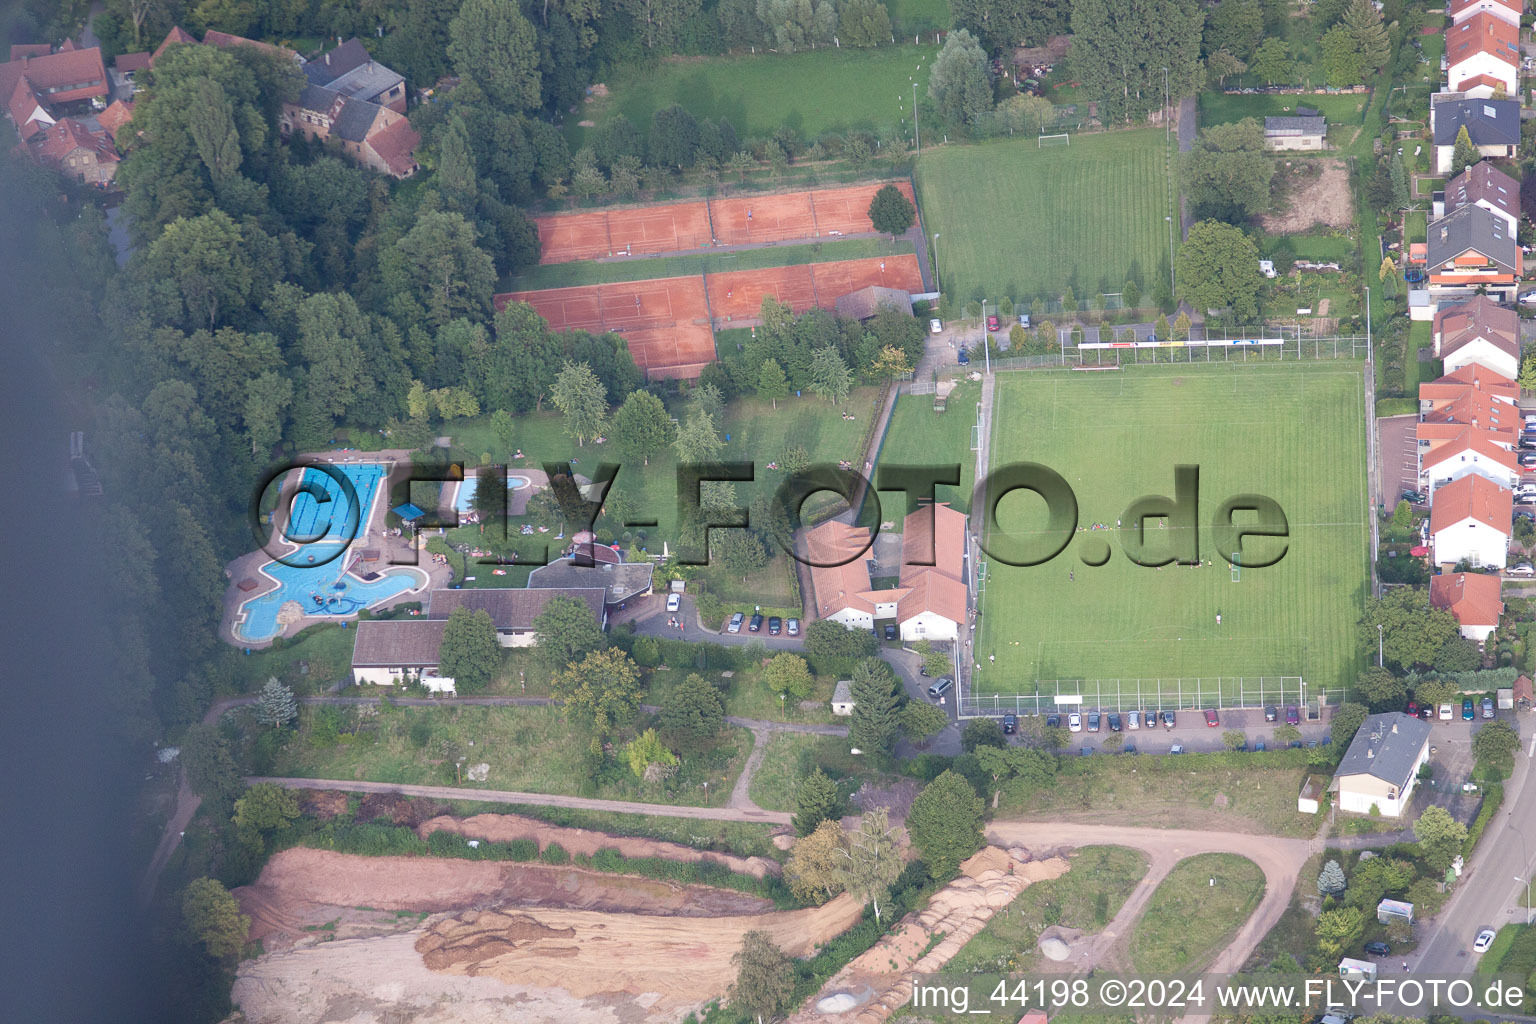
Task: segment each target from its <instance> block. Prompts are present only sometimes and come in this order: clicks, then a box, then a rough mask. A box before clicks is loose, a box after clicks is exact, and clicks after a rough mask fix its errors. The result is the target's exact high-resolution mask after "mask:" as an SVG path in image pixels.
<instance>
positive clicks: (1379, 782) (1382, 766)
mask: <svg viewBox="0 0 1536 1024" xmlns="http://www.w3.org/2000/svg"><path fill="white" fill-rule="evenodd" d="M1428 760H1429V723H1428V722H1423V721H1420V720H1419V719H1418V718H1417V717H1416V716H1414V715H1405V714H1403V713H1402V712H1400V711H1391V712H1387V713H1386V714H1380V715H1368V716H1366V719H1365V722H1364V723H1363V724H1362V725H1361V726H1360V730H1359V731H1358V732H1356V733H1355V738H1354V739H1353V740H1351V741H1350V744H1349V749H1348V750H1347V751H1345V753H1344V759H1343V760H1342V761H1340V762H1339V767H1338V769H1337V770H1336V771H1335V772H1334V773H1333V787H1332V788H1333V789H1336V790H1337V791H1338V794H1339V800H1338V806H1339V809H1340V810H1344V811H1352V812H1354V813H1355V814H1369V813H1371V809H1372V808H1373V807H1374V808H1375V809H1376V811H1377V813H1379V814H1381V815H1382V816H1384V817H1388V818H1396V817H1399V816H1400V815H1401V814H1402V813H1403V811H1405V810H1407V808H1408V806H1409V803H1410V801H1411V800H1412V799H1413V788H1414V785H1415V784H1416V783H1417V782H1418V775H1419V766H1420V765H1422V764H1424V762H1426V761H1428Z"/></svg>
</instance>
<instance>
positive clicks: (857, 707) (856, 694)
mask: <svg viewBox="0 0 1536 1024" xmlns="http://www.w3.org/2000/svg"><path fill="white" fill-rule="evenodd" d="M834 625H837V624H836V623H834ZM838 628H839V629H841V628H842V627H841V626H840V625H838ZM852 675H853V678H852V684H853V685H852V687H851V690H852V697H853V716H852V721H851V722H850V723H849V726H848V742H849V744H850V745H851V746H852V747H854V748H856V749H858V750H861V751H863V752H864V753H865V754H866V755H867V756H869V757H870V758H871V759H872V760H875V761H882V760H884V759H885V758H886V757H888V756H889V755H890V752H891V747H892V746H893V745H894V744H895V742H896V733H897V731H898V730H899V729H900V728H901V722H900V719H899V717H898V713H899V709H900V705H901V698H900V697H899V696H898V695H897V693H896V677H895V676H893V675H892V674H891V670H890V667H889V666H887V665H886V664H885V662H883V661H881V660H880V659H879V658H865V659H864V660H863V661H861V662H859V663H858V665H856V666H854V669H853V674H852Z"/></svg>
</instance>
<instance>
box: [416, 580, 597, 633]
mask: <svg viewBox="0 0 1536 1024" xmlns="http://www.w3.org/2000/svg"><path fill="white" fill-rule="evenodd" d="M603 594H604V592H603V590H602V589H601V588H598V587H585V588H580V589H569V590H566V589H561V588H557V587H550V588H542V587H535V588H534V589H531V590H527V589H524V588H522V587H496V588H489V587H488V588H485V589H482V590H434V591H432V592H431V594H430V595H428V603H427V617H428V618H430V619H446V618H447V617H448V616H449V615H450V614H451V613H452V612H453V610H454V609H455V608H468V609H470V610H471V611H485V612H487V613H488V614H489V615H490V616H491V622H492V623H493V624H494V625H495V626H496V628H497V629H499V630H529V629H532V628H533V620H534V619H536V618H538V617H539V614H540V613H541V612H543V611H544V606H545V605H547V604H549V602H551V601H553V600H554V599H555V598H557V597H570V598H575V599H576V600H578V601H581V602H583V603H584V604H586V606H587V609H588V610H589V611H590V612H591V613H592V618H593V619H595V620H596V621H598V622H602V621H603Z"/></svg>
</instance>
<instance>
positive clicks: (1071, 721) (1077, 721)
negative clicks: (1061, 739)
mask: <svg viewBox="0 0 1536 1024" xmlns="http://www.w3.org/2000/svg"><path fill="white" fill-rule="evenodd" d="M1067 731H1068V732H1082V731H1083V716H1082V715H1080V714H1078V713H1077V712H1076V711H1074V712H1072V713H1071V714H1070V715H1068V716H1067Z"/></svg>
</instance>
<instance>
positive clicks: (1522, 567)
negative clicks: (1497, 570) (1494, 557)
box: [1504, 562, 1536, 576]
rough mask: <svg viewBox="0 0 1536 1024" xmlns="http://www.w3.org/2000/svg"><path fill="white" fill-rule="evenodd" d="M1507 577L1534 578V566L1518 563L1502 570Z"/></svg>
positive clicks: (1535, 573) (1535, 572)
mask: <svg viewBox="0 0 1536 1024" xmlns="http://www.w3.org/2000/svg"><path fill="white" fill-rule="evenodd" d="M1504 572H1505V574H1506V575H1508V576H1536V566H1533V565H1532V564H1531V563H1530V562H1518V563H1516V564H1515V565H1512V566H1510V567H1509V568H1508V569H1505V570H1504Z"/></svg>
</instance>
